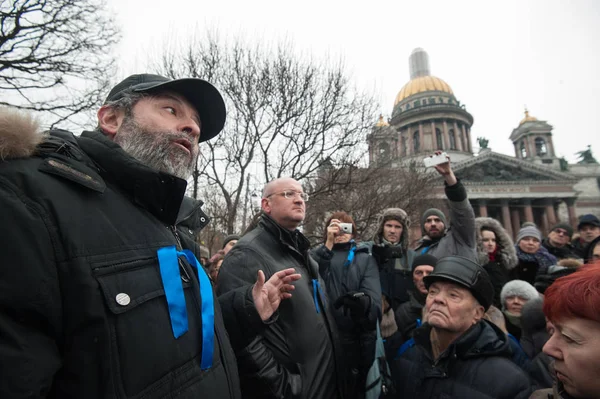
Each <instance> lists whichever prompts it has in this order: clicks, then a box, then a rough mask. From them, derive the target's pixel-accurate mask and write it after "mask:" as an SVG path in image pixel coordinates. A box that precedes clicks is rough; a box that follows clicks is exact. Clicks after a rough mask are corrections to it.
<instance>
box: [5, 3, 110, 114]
mask: <svg viewBox="0 0 600 399" xmlns="http://www.w3.org/2000/svg"><path fill="white" fill-rule="evenodd" d="M118 39H119V31H118V29H117V28H116V25H115V24H114V21H113V19H112V17H111V16H110V15H109V14H108V12H107V11H106V9H105V4H104V2H102V1H101V0H81V1H75V0H53V1H47V0H0V93H1V97H2V101H1V102H0V105H9V106H13V107H17V108H21V109H29V110H36V111H45V112H47V113H48V114H50V115H51V116H52V119H53V122H54V123H53V125H54V124H56V123H60V122H62V121H64V120H66V119H68V118H70V117H71V116H73V115H75V114H78V113H81V112H83V111H86V110H89V109H91V108H93V107H95V106H97V105H98V104H99V103H101V101H102V98H101V93H103V92H104V91H105V88H106V81H107V80H108V77H109V76H111V74H110V72H111V70H112V68H113V66H114V61H113V59H112V58H111V56H110V50H111V48H112V46H113V45H114V44H115V43H116V42H117V41H118Z"/></svg>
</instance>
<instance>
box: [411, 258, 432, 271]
mask: <svg viewBox="0 0 600 399" xmlns="http://www.w3.org/2000/svg"><path fill="white" fill-rule="evenodd" d="M436 263H437V258H436V257H435V256H433V255H429V254H423V255H419V256H417V257H416V258H415V259H414V260H413V263H412V271H413V272H414V271H415V269H416V268H417V266H423V265H428V266H433V267H434V268H435V264H436Z"/></svg>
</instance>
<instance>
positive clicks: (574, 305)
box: [532, 265, 600, 399]
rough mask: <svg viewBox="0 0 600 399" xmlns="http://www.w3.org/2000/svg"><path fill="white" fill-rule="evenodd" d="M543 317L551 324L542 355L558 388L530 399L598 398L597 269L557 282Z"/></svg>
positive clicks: (599, 278)
mask: <svg viewBox="0 0 600 399" xmlns="http://www.w3.org/2000/svg"><path fill="white" fill-rule="evenodd" d="M544 313H545V314H546V317H547V318H548V320H549V322H550V323H552V328H551V336H550V339H549V340H548V342H547V343H546V345H544V353H546V354H547V355H549V356H550V357H552V358H553V360H554V371H555V374H556V379H557V384H556V385H555V386H554V388H551V389H550V390H549V391H550V392H548V390H543V391H537V392H536V393H534V394H533V396H532V398H542V397H543V398H554V399H559V398H561V399H566V398H579V399H584V398H585V399H597V398H600V267H598V266H597V265H590V266H585V267H582V268H581V269H580V270H578V271H576V272H575V273H572V274H570V275H568V276H565V277H562V278H559V279H558V280H556V281H555V282H554V283H553V284H552V285H551V286H550V287H549V288H548V289H547V290H546V297H545V298H544ZM536 395H539V396H536Z"/></svg>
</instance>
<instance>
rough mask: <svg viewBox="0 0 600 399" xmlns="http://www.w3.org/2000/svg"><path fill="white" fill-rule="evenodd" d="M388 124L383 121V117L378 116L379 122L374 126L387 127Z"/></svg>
mask: <svg viewBox="0 0 600 399" xmlns="http://www.w3.org/2000/svg"><path fill="white" fill-rule="evenodd" d="M389 125H390V124H389V123H387V122H386V121H385V119H383V115H381V114H379V120H378V121H377V123H376V124H375V126H376V127H382V126H389Z"/></svg>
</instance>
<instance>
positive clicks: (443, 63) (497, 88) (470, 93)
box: [110, 0, 600, 161]
mask: <svg viewBox="0 0 600 399" xmlns="http://www.w3.org/2000/svg"><path fill="white" fill-rule="evenodd" d="M110 7H112V8H113V10H115V12H116V16H117V19H118V22H119V23H120V24H121V26H122V27H123V40H122V42H121V44H120V45H119V47H118V48H117V49H116V51H117V53H118V55H119V59H120V61H119V65H120V70H119V74H120V75H121V76H119V77H120V78H122V77H125V76H127V75H128V74H130V73H137V72H142V71H144V70H146V69H147V65H148V57H149V54H150V55H151V54H156V55H158V54H160V52H161V48H163V47H164V45H165V43H185V41H186V40H187V38H189V37H191V36H192V35H193V34H195V33H196V32H199V33H203V32H205V31H206V28H210V29H218V30H219V32H221V33H222V34H223V35H227V36H229V37H236V36H240V35H243V37H245V38H246V39H250V40H256V41H261V40H264V41H267V42H270V43H273V42H276V41H278V40H286V39H288V40H291V41H292V42H293V43H294V44H295V46H296V48H297V49H298V50H299V51H303V52H304V53H310V54H312V55H313V56H314V57H315V58H317V59H318V58H321V57H323V58H324V57H334V58H335V59H337V58H341V59H343V60H344V61H345V64H346V65H347V68H348V70H349V71H350V72H351V74H352V77H353V78H354V79H355V81H356V84H357V85H358V86H359V87H362V88H365V89H367V90H372V91H374V93H375V94H376V95H377V98H378V99H379V101H380V103H381V112H382V113H383V114H384V115H386V116H390V114H391V112H392V107H393V104H394V98H395V97H396V94H397V93H398V91H399V90H400V89H401V88H402V86H403V85H404V84H405V83H406V82H407V81H408V80H409V78H408V56H409V55H410V52H411V51H412V50H413V49H414V48H415V47H423V48H424V49H425V50H427V52H428V53H429V58H430V64H431V70H432V74H433V75H434V76H437V77H439V78H442V79H443V80H445V81H446V82H447V83H448V84H449V85H450V86H451V87H452V89H453V91H454V94H455V95H456V97H457V98H458V99H459V100H460V101H461V103H463V104H465V105H466V107H467V110H468V111H469V112H470V113H471V114H472V115H473V116H474V118H475V123H474V125H473V128H472V137H473V140H475V138H476V137H478V136H484V137H486V138H488V139H489V140H490V147H491V148H492V150H493V151H497V152H501V153H505V154H509V155H514V150H513V147H512V144H511V142H510V140H509V139H508V137H509V135H510V133H511V132H512V129H514V128H515V127H517V125H518V123H519V121H520V120H521V119H522V118H523V110H524V107H525V105H526V106H527V108H528V109H529V111H530V114H531V115H532V116H535V117H537V118H538V119H542V120H547V121H548V122H549V123H550V124H551V125H552V126H554V145H555V148H556V151H557V155H558V156H565V157H566V158H567V159H569V160H570V161H573V160H575V156H574V154H575V152H577V151H580V150H583V149H585V147H586V146H587V145H588V144H591V145H592V150H593V151H594V154H595V156H596V158H597V159H600V112H599V111H600V44H599V43H598V40H599V39H600V1H598V0H585V1H584V0H581V1H558V0H536V1H533V0H532V1H524V0H523V1H494V2H491V1H456V0H455V1H422V0H420V1H415V0H411V1H403V0H395V1H360V2H358V1H331V0H320V1H314V0H306V1H302V2H290V1H263V0H256V1H240V0H220V1H212V2H207V1H198V0H189V1H188V0H168V1H165V0H118V1H116V0H111V1H110ZM375 121H376V120H375V118H374V121H373V122H374V123H375ZM473 144H474V145H477V143H476V142H474V143H473Z"/></svg>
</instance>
